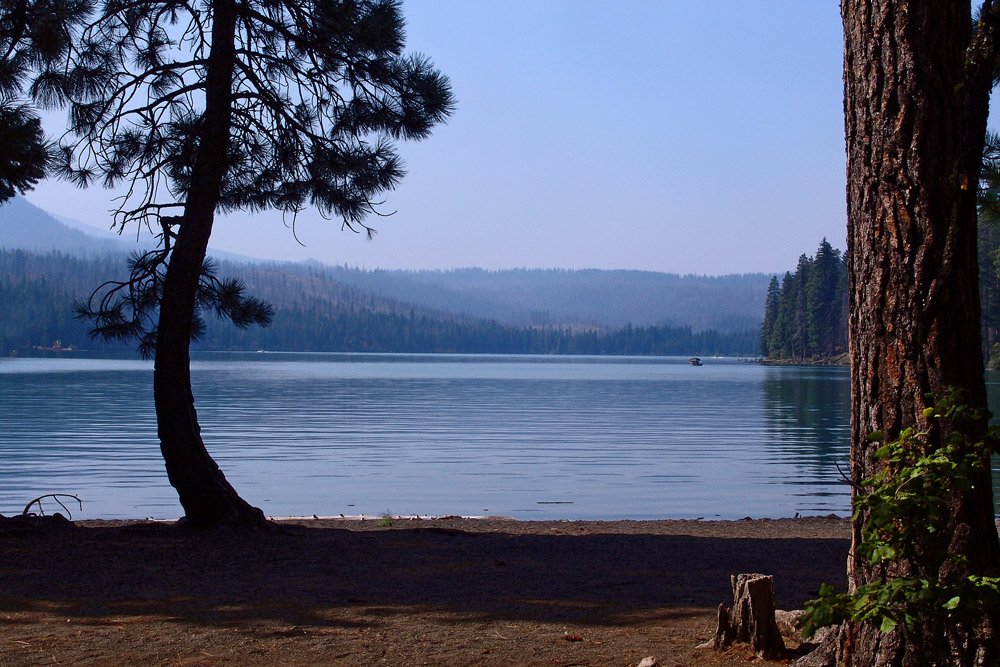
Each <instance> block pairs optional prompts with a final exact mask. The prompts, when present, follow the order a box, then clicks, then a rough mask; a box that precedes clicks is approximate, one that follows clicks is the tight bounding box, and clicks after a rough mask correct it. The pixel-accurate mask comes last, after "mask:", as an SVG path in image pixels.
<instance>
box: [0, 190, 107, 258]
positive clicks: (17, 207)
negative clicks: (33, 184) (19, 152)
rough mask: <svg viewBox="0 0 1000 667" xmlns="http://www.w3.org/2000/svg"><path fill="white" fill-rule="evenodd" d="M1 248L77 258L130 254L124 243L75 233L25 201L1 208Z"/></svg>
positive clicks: (4, 205) (8, 201)
mask: <svg viewBox="0 0 1000 667" xmlns="http://www.w3.org/2000/svg"><path fill="white" fill-rule="evenodd" d="M95 231H100V230H96V229H95ZM0 248H7V249H12V250H29V251H31V252H37V253H47V252H62V253H66V254H68V255H73V256H75V257H89V256H93V255H104V254H108V253H114V252H125V251H126V246H125V244H124V242H123V241H122V240H121V239H116V238H98V237H97V236H95V235H93V234H88V233H85V232H83V231H82V230H80V229H72V228H70V227H68V226H67V225H65V224H63V223H62V222H60V221H58V220H56V219H55V217H53V216H52V215H50V214H49V213H46V212H45V211H43V210H42V209H40V208H38V207H37V206H32V205H31V204H29V203H28V202H27V201H25V200H24V199H23V198H21V197H14V198H12V199H9V200H7V201H6V202H4V203H3V204H0Z"/></svg>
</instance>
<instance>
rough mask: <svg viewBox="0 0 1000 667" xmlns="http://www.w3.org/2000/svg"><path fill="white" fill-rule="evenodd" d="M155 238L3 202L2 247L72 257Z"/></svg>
mask: <svg viewBox="0 0 1000 667" xmlns="http://www.w3.org/2000/svg"><path fill="white" fill-rule="evenodd" d="M154 246H155V243H154V241H153V239H152V238H150V237H148V236H147V237H146V238H144V239H136V237H135V234H134V233H126V234H118V233H116V232H113V231H111V230H110V229H101V228H100V227H95V226H94V225H89V224H87V223H85V222H82V221H80V220H76V219H73V218H67V217H65V216H62V215H54V214H52V213H49V212H47V211H44V210H42V209H40V208H38V207H37V206H34V205H33V204H30V203H28V201H27V200H25V199H24V198H22V197H14V198H13V199H10V200H8V201H7V202H4V203H3V204H0V248H6V249H8V250H28V251H31V252H37V253H43V254H44V253H47V252H61V253H65V254H68V255H72V256H73V257H82V258H88V257H94V256H100V255H105V254H108V253H112V254H122V253H125V254H127V253H131V252H135V251H139V252H143V251H145V250H151V249H153V247H154ZM208 254H209V255H210V256H212V257H214V258H216V259H220V260H227V261H231V262H241V263H243V262H256V263H261V264H271V263H272V262H271V261H269V260H263V259H256V258H253V257H247V256H246V255H238V254H236V253H232V252H225V251H224V250H215V249H214V248H209V251H208Z"/></svg>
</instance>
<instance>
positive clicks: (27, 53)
mask: <svg viewBox="0 0 1000 667" xmlns="http://www.w3.org/2000/svg"><path fill="white" fill-rule="evenodd" d="M91 9H92V2H91V0H34V1H33V2H32V1H31V0H0V202H4V201H6V200H8V199H10V198H11V197H13V196H14V195H16V194H17V193H19V192H20V193H24V192H25V191H27V190H30V189H31V188H32V187H33V186H34V185H35V184H36V183H38V181H40V180H41V179H42V178H44V177H45V171H46V167H47V166H48V164H49V161H50V159H51V157H52V156H51V154H50V146H49V144H48V142H46V140H45V134H44V133H43V132H42V124H41V121H40V120H39V118H38V115H37V114H36V113H35V111H34V110H33V109H32V108H31V106H30V105H29V104H28V103H27V102H28V100H27V99H26V98H27V97H29V96H30V95H31V93H32V92H33V91H34V89H35V83H36V80H35V78H34V77H35V75H36V74H37V72H38V69H39V67H42V68H45V67H52V66H54V65H56V64H58V63H59V62H60V61H62V60H64V59H65V56H66V53H67V50H68V46H69V44H70V43H71V41H72V39H73V32H74V30H75V29H76V28H78V27H79V26H80V25H81V24H82V22H83V21H84V19H85V18H86V16H87V14H88V13H89V12H90V11H91Z"/></svg>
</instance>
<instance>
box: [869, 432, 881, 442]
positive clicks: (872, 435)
mask: <svg viewBox="0 0 1000 667" xmlns="http://www.w3.org/2000/svg"><path fill="white" fill-rule="evenodd" d="M884 439H885V438H884V436H883V435H882V431H872V432H871V433H869V434H868V442H876V441H878V440H884Z"/></svg>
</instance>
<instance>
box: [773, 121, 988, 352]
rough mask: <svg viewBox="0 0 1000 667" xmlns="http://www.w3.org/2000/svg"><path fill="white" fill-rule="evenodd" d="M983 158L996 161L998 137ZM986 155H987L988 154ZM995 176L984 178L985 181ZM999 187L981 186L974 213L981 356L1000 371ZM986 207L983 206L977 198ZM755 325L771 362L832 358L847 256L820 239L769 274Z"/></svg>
mask: <svg viewBox="0 0 1000 667" xmlns="http://www.w3.org/2000/svg"><path fill="white" fill-rule="evenodd" d="M990 140H991V141H992V142H993V143H992V144H991V146H992V149H991V150H992V152H990V151H988V152H987V154H986V158H985V159H987V160H988V161H990V163H991V164H993V167H992V168H993V169H997V167H998V165H1000V158H998V157H996V156H1000V137H997V136H995V135H991V136H990ZM991 156H992V157H991ZM992 182H1000V178H994V179H993V180H992V181H990V180H989V179H987V180H986V183H987V185H989V184H990V183H992ZM997 192H1000V187H997V186H995V185H990V186H989V187H988V188H987V187H984V190H983V192H982V193H981V194H980V215H979V244H978V247H979V298H980V305H981V308H982V325H981V326H982V337H983V338H982V341H983V360H984V361H985V362H986V364H987V368H989V369H990V370H1000V204H997V203H996V202H998V201H1000V197H998V196H997V194H996V193H997ZM984 201H985V202H986V203H987V204H988V205H987V206H984V205H983V202H984ZM764 304H765V305H764V319H763V322H761V326H760V347H759V349H760V355H761V357H762V358H764V359H769V360H772V361H800V362H802V361H807V362H809V361H811V362H830V361H838V358H842V355H844V354H846V352H847V324H848V322H847V316H848V303H847V256H846V254H842V253H841V251H840V250H837V249H835V248H833V247H832V246H831V245H830V244H829V243H828V242H827V240H826V239H823V241H822V242H821V243H820V244H819V248H818V249H817V250H816V254H815V255H814V256H812V257H808V256H806V255H805V254H803V255H801V256H799V261H798V264H797V265H796V267H795V272H794V273H793V272H786V273H785V275H784V277H783V278H782V279H781V281H780V283H779V280H778V277H777V276H773V277H772V278H771V282H770V284H769V285H768V288H767V296H766V298H765V302H764Z"/></svg>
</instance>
